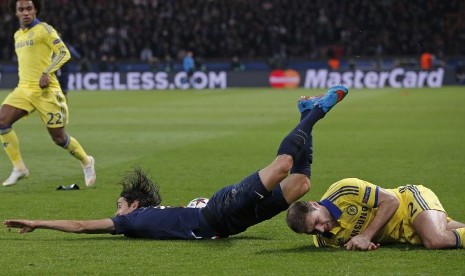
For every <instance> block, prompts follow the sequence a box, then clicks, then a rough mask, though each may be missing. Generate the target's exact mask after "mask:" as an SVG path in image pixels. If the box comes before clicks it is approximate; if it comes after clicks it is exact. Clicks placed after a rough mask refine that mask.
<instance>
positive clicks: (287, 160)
mask: <svg viewBox="0 0 465 276" xmlns="http://www.w3.org/2000/svg"><path fill="white" fill-rule="evenodd" d="M293 163H294V162H293V161H292V157H291V156H290V155H286V154H284V155H280V156H278V157H277V158H276V160H275V171H276V172H278V173H282V174H287V173H289V171H290V170H291V168H292V165H293Z"/></svg>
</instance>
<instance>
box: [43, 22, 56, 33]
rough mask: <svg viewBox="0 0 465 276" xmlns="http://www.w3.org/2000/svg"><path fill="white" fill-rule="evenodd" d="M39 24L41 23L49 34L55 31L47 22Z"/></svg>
mask: <svg viewBox="0 0 465 276" xmlns="http://www.w3.org/2000/svg"><path fill="white" fill-rule="evenodd" d="M40 25H42V26H43V27H44V28H45V29H46V30H47V32H48V33H49V34H51V33H53V32H54V31H55V29H53V27H52V26H50V25H48V24H47V23H43V22H42V23H40Z"/></svg>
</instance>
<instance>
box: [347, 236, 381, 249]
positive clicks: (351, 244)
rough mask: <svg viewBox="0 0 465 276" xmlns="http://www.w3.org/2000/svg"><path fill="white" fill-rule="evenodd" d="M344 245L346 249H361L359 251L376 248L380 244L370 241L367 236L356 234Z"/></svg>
mask: <svg viewBox="0 0 465 276" xmlns="http://www.w3.org/2000/svg"><path fill="white" fill-rule="evenodd" d="M344 247H345V248H346V249H347V250H361V251H366V250H376V249H378V248H379V247H380V244H379V243H378V244H375V243H373V242H371V240H370V239H369V238H368V237H365V236H363V235H357V236H355V237H353V238H351V239H350V240H349V241H348V242H347V243H346V244H344Z"/></svg>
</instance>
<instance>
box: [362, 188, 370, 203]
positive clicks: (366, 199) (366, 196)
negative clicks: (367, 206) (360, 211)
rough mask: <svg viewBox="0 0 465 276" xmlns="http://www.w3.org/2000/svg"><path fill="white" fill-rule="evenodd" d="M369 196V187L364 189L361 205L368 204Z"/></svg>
mask: <svg viewBox="0 0 465 276" xmlns="http://www.w3.org/2000/svg"><path fill="white" fill-rule="evenodd" d="M370 194H371V187H367V188H366V189H365V194H364V195H363V200H362V202H363V203H368V199H370Z"/></svg>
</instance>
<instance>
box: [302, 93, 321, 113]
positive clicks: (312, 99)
mask: <svg viewBox="0 0 465 276" xmlns="http://www.w3.org/2000/svg"><path fill="white" fill-rule="evenodd" d="M321 97H323V94H321V95H319V96H302V97H300V99H299V101H298V102H297V107H298V108H299V111H300V113H303V112H304V111H306V110H312V108H313V106H314V105H315V103H316V102H317V101H318V100H319V99H320V98H321Z"/></svg>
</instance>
